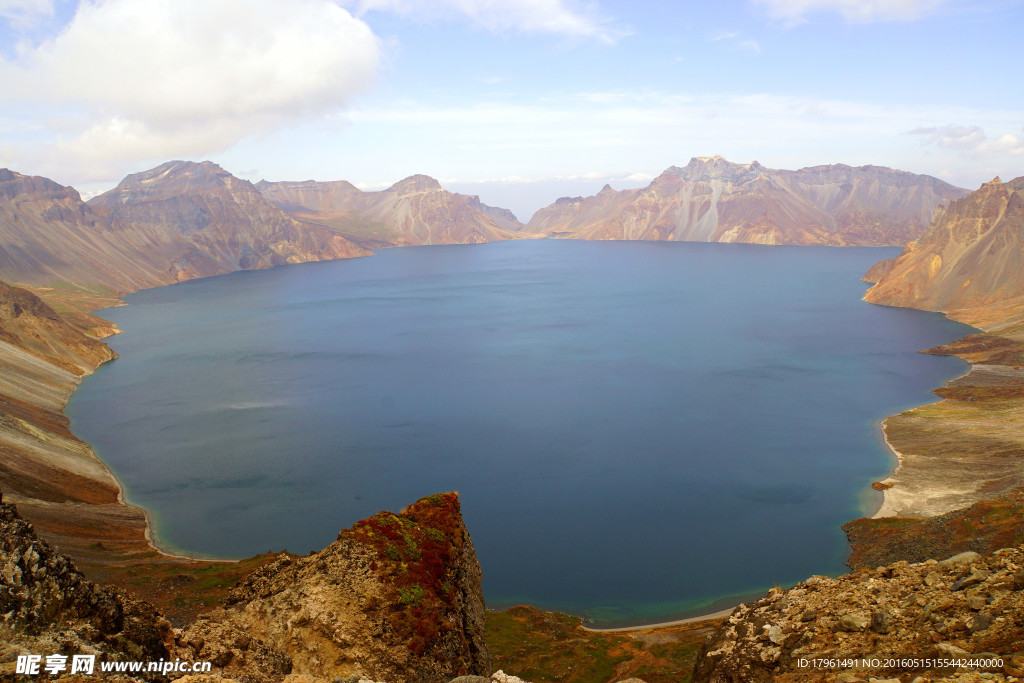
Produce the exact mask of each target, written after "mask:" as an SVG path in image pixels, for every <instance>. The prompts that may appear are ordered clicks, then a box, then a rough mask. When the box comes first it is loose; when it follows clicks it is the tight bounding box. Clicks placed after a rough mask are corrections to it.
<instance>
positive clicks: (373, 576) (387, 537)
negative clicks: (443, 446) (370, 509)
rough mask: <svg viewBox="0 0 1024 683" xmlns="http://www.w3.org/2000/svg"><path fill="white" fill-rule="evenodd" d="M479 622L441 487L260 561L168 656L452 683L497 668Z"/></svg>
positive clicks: (272, 674)
mask: <svg viewBox="0 0 1024 683" xmlns="http://www.w3.org/2000/svg"><path fill="white" fill-rule="evenodd" d="M483 620H484V601H483V594H482V592H481V588H480V565H479V563H478V562H477V559H476V552H475V550H474V549H473V543H472V541H471V540H470V538H469V533H468V532H467V531H466V527H465V526H464V524H463V522H462V515H461V512H460V507H459V499H458V494H455V493H446V494H437V495H433V496H428V497H426V498H423V499H422V500H419V501H418V502H416V503H415V504H413V505H411V506H409V507H408V508H406V509H405V510H403V511H402V512H401V513H400V514H393V513H390V512H381V513H379V514H377V515H374V516H373V517H371V518H370V519H367V520H364V521H362V522H359V523H357V524H356V525H355V526H353V527H352V528H351V529H347V530H345V531H342V532H341V533H340V534H339V535H338V540H337V541H336V542H334V543H332V544H331V545H329V546H328V547H326V548H324V549H323V550H322V551H320V552H318V553H313V554H310V555H306V556H304V557H297V556H290V555H289V556H284V557H281V558H279V559H278V560H276V561H275V562H272V563H271V564H269V565H267V566H265V567H263V568H262V569H259V570H257V571H256V572H254V573H253V574H251V575H249V576H248V577H247V578H245V579H243V580H242V581H241V582H240V583H239V585H238V586H237V587H236V588H235V589H234V590H233V591H232V593H231V594H230V596H229V598H228V605H227V606H226V607H225V608H222V609H218V610H214V611H213V612H211V613H210V614H207V615H205V616H201V617H200V618H199V619H198V620H197V621H196V622H195V623H194V624H192V625H191V626H189V627H188V628H186V629H184V630H183V631H181V632H179V633H177V634H176V638H175V646H174V647H173V648H172V650H173V652H172V656H175V657H181V658H182V659H198V660H208V661H212V662H213V664H214V673H218V674H222V675H224V676H225V677H227V678H237V679H240V680H248V681H260V682H263V681H266V682H268V683H269V682H271V681H280V680H281V679H282V678H283V676H284V674H286V673H291V674H304V675H308V676H311V677H316V678H327V679H334V678H336V677H342V678H344V677H346V676H356V677H358V676H365V677H367V678H369V679H372V680H381V681H388V682H389V683H398V682H400V681H408V682H409V683H413V682H415V683H446V682H447V681H449V680H451V679H452V678H454V677H456V676H459V675H466V674H474V675H489V674H490V672H491V657H490V654H489V653H488V651H487V646H486V645H485V643H484V621H483Z"/></svg>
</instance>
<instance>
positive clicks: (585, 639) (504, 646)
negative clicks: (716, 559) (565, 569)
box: [486, 605, 718, 683]
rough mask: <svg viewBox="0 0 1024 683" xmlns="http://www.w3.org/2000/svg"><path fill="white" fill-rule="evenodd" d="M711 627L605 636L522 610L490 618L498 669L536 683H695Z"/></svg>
mask: <svg viewBox="0 0 1024 683" xmlns="http://www.w3.org/2000/svg"><path fill="white" fill-rule="evenodd" d="M710 623H711V622H708V623H704V624H696V625H693V626H680V627H674V628H664V629H656V630H645V631H626V632H615V633H600V632H593V631H587V630H586V629H584V628H582V627H581V626H580V620H579V618H578V617H574V616H571V615H568V614H562V613H559V612H544V611H541V610H539V609H537V608H535V607H530V606H527V605H520V606H518V607H513V608H511V609H508V610H505V611H504V612H488V613H487V617H486V628H487V648H488V649H489V650H490V651H491V655H492V656H493V657H494V667H495V668H496V669H503V670H505V671H514V672H515V673H516V675H517V676H519V677H521V678H523V679H524V680H528V681H532V682H533V683H556V682H558V683H611V682H613V681H619V680H623V679H626V678H630V677H638V678H641V679H643V680H644V681H646V683H681V682H685V681H689V680H690V673H691V672H692V670H693V666H694V663H695V662H696V659H697V654H698V652H699V651H700V647H701V645H702V644H703V642H704V639H705V637H706V636H707V635H708V633H710V631H711V628H710V626H709V624H710ZM717 623H718V622H714V624H717Z"/></svg>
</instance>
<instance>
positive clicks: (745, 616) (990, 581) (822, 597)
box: [693, 547, 1024, 683]
mask: <svg viewBox="0 0 1024 683" xmlns="http://www.w3.org/2000/svg"><path fill="white" fill-rule="evenodd" d="M1022 589H1024V547H1022V548H1008V549H1003V550H999V551H997V552H996V553H994V554H992V555H990V556H987V557H985V556H982V555H979V554H978V553H973V552H972V553H963V554H961V555H958V556H955V557H952V558H949V559H947V560H945V561H942V562H936V561H935V560H928V561H926V562H921V563H917V564H910V563H908V562H896V563H894V564H892V565H889V566H887V567H879V568H878V569H875V570H862V571H860V572H857V573H854V574H848V575H846V576H843V577H839V578H828V577H824V576H813V577H811V578H809V579H807V580H806V581H804V582H803V583H800V584H797V585H796V586H794V587H793V588H790V589H789V590H782V589H779V588H775V589H772V590H771V591H770V592H769V593H768V596H767V597H765V598H763V599H761V600H758V601H757V602H754V603H751V604H749V605H740V606H739V607H737V608H736V610H734V611H733V613H732V615H730V617H729V618H728V619H726V620H725V622H724V623H723V624H722V626H721V627H720V628H719V629H718V630H717V631H716V632H715V633H714V634H713V635H711V636H709V637H708V640H707V641H706V642H705V644H704V647H703V649H702V650H701V653H700V656H699V657H698V660H697V664H696V666H695V668H694V675H693V681H694V682H695V683H698V682H709V683H710V682H715V683H718V682H725V681H729V682H732V681H743V682H744V683H747V682H749V683H755V682H759V681H773V682H774V681H839V680H845V681H849V682H850V683H853V682H854V681H858V680H863V681H868V680H869V679H871V678H877V679H879V680H885V679H888V678H892V677H896V676H899V680H903V681H911V680H914V678H915V677H916V676H918V675H924V676H925V678H924V679H923V680H928V681H939V680H965V681H966V680H975V679H976V680H1005V676H1006V675H1007V674H1011V673H1014V672H1016V671H1017V670H1018V669H1017V667H1018V665H1019V664H1020V663H1021V662H1019V661H1018V660H1020V658H1019V657H1016V658H1015V655H1016V653H1018V652H1019V651H1021V650H1022V649H1024V592H1022ZM960 659H968V660H989V659H1001V660H1002V663H1001V664H998V665H991V666H989V665H986V663H985V662H974V663H970V662H968V663H966V664H965V665H964V666H955V665H950V664H949V661H950V660H960ZM942 660H944V661H942ZM1015 675H1017V674H1015Z"/></svg>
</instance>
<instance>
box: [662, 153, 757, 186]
mask: <svg viewBox="0 0 1024 683" xmlns="http://www.w3.org/2000/svg"><path fill="white" fill-rule="evenodd" d="M765 173H766V169H765V168H764V167H763V166H761V164H759V163H757V162H756V161H753V162H751V163H749V164H737V163H734V162H732V161H729V160H727V159H726V158H725V157H723V156H722V155H720V154H716V155H714V156H710V157H693V158H691V159H690V162H689V163H688V164H687V165H686V166H685V167H684V168H679V167H678V166H672V167H670V168H669V169H668V170H666V171H665V173H663V174H662V175H665V174H671V175H675V176H678V177H680V178H682V179H684V180H718V179H721V180H729V181H732V182H745V181H746V180H750V179H752V178H756V177H759V176H761V175H764V174H765Z"/></svg>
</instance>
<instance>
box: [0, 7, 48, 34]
mask: <svg viewBox="0 0 1024 683" xmlns="http://www.w3.org/2000/svg"><path fill="white" fill-rule="evenodd" d="M50 16H53V0H0V17H3V18H4V19H6V20H7V21H8V22H10V24H11V25H12V26H14V27H16V28H25V27H28V26H31V25H33V24H35V23H36V22H37V21H39V20H40V19H42V18H44V17H50Z"/></svg>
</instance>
